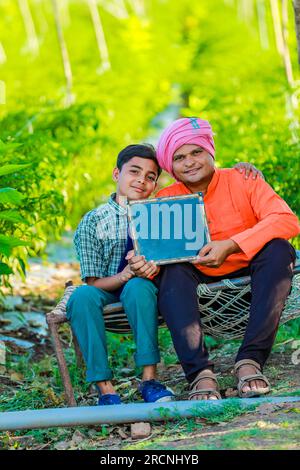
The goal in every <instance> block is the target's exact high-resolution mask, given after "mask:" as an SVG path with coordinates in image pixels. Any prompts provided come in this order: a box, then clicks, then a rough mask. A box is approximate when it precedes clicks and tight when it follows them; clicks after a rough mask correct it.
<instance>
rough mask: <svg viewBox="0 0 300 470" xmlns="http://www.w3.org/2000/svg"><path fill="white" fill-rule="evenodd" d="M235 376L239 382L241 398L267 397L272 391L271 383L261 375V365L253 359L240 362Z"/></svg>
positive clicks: (236, 367)
mask: <svg viewBox="0 0 300 470" xmlns="http://www.w3.org/2000/svg"><path fill="white" fill-rule="evenodd" d="M235 374H236V376H237V379H238V381H239V384H238V391H239V396H240V397H242V398H243V397H244V398H247V397H248V398H249V397H252V396H259V395H265V394H266V393H268V392H269V391H270V383H269V381H268V379H267V378H266V377H265V376H264V375H263V374H262V373H261V370H260V365H259V364H258V363H256V362H255V361H253V360H251V359H244V360H242V361H238V362H237V363H236V365H235Z"/></svg>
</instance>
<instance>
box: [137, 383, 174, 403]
mask: <svg viewBox="0 0 300 470" xmlns="http://www.w3.org/2000/svg"><path fill="white" fill-rule="evenodd" d="M138 390H139V392H140V393H141V395H142V397H143V399H144V401H145V402H146V403H156V402H164V401H172V399H173V398H174V393H173V392H171V390H168V389H167V388H166V387H165V385H163V384H161V383H160V382H157V381H156V380H153V379H152V380H145V381H143V382H141V383H140V385H139V388H138Z"/></svg>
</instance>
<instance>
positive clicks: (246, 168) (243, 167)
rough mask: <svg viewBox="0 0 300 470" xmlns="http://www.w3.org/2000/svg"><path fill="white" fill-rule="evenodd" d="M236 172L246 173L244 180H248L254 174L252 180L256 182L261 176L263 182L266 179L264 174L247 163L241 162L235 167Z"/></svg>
mask: <svg viewBox="0 0 300 470" xmlns="http://www.w3.org/2000/svg"><path fill="white" fill-rule="evenodd" d="M233 168H234V169H235V170H237V171H239V172H240V173H243V172H244V173H245V175H244V178H245V180H247V179H248V178H249V176H250V173H252V179H254V180H256V178H257V177H258V176H260V177H261V178H262V179H263V180H264V179H265V177H264V175H263V173H262V172H261V171H260V170H258V169H257V168H256V167H255V166H254V165H252V164H251V163H246V162H239V163H237V164H236V165H234V167H233Z"/></svg>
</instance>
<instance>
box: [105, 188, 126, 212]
mask: <svg viewBox="0 0 300 470" xmlns="http://www.w3.org/2000/svg"><path fill="white" fill-rule="evenodd" d="M108 204H109V206H110V207H111V208H112V209H113V210H114V211H115V212H117V213H118V214H120V215H126V214H127V208H126V207H123V206H120V204H118V203H117V202H116V193H112V194H111V195H110V198H109V200H108Z"/></svg>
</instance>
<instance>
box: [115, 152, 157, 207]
mask: <svg viewBox="0 0 300 470" xmlns="http://www.w3.org/2000/svg"><path fill="white" fill-rule="evenodd" d="M157 178H158V168H157V165H156V163H155V162H154V161H153V160H150V159H148V158H141V157H133V158H131V159H130V160H129V161H128V162H127V163H124V164H123V166H122V168H121V170H119V169H118V168H114V171H113V179H114V181H116V182H117V198H116V201H117V202H118V203H119V202H120V201H119V198H120V197H127V199H128V200H129V201H130V200H133V201H134V200H139V199H146V198H148V197H149V196H150V195H151V193H152V192H153V191H154V190H155V188H156V182H157Z"/></svg>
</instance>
